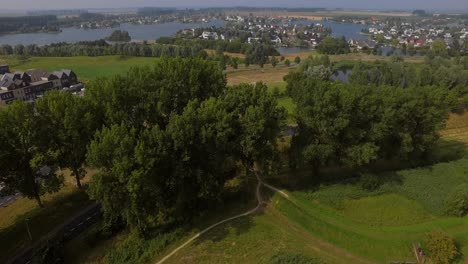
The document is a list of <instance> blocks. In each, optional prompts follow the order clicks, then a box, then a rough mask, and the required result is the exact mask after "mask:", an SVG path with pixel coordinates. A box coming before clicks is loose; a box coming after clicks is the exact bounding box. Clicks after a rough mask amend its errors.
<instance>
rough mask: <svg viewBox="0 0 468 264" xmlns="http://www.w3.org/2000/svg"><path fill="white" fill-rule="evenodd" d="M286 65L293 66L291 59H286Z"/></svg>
mask: <svg viewBox="0 0 468 264" xmlns="http://www.w3.org/2000/svg"><path fill="white" fill-rule="evenodd" d="M284 65H285V66H286V67H289V66H291V61H289V59H286V60H285V61H284Z"/></svg>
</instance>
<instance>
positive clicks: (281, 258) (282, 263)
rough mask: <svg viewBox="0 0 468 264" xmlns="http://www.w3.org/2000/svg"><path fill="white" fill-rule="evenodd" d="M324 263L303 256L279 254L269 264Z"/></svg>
mask: <svg viewBox="0 0 468 264" xmlns="http://www.w3.org/2000/svg"><path fill="white" fill-rule="evenodd" d="M319 263H323V262H321V261H319V260H317V259H311V258H308V257H306V256H304V255H301V254H294V253H278V254H276V255H274V256H273V257H271V259H270V261H268V264H319Z"/></svg>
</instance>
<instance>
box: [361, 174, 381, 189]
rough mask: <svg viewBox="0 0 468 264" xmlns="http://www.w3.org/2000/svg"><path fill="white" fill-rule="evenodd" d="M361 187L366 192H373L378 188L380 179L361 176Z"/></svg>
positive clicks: (369, 175) (372, 175) (374, 176)
mask: <svg viewBox="0 0 468 264" xmlns="http://www.w3.org/2000/svg"><path fill="white" fill-rule="evenodd" d="M360 183H361V187H362V189H364V190H367V191H374V190H376V189H377V188H379V186H380V183H381V182H380V179H379V177H377V175H374V174H367V173H366V174H362V175H361V180H360Z"/></svg>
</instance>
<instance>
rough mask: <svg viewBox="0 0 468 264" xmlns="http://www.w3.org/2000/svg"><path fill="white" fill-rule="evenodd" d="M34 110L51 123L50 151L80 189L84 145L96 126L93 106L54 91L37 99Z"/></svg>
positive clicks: (84, 158)
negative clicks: (69, 172)
mask: <svg viewBox="0 0 468 264" xmlns="http://www.w3.org/2000/svg"><path fill="white" fill-rule="evenodd" d="M36 110H37V112H38V114H39V115H40V116H41V117H42V118H43V119H44V120H46V121H47V122H48V123H49V124H50V125H51V133H50V135H51V138H52V139H53V144H52V145H51V146H50V150H51V151H53V152H54V153H56V155H57V157H59V159H58V160H57V162H58V164H60V167H62V168H70V170H71V171H72V175H73V176H74V177H75V179H76V186H77V187H78V188H81V181H80V179H81V178H83V177H84V176H85V175H86V170H85V169H84V167H83V165H84V164H85V160H86V151H87V146H88V144H89V142H90V141H91V139H92V137H93V135H94V133H95V131H96V129H97V128H98V124H97V122H96V118H95V112H94V111H93V107H92V105H91V104H90V103H89V101H87V100H85V99H83V98H82V97H77V96H74V95H72V94H71V93H63V92H59V91H53V92H49V93H47V94H46V95H45V96H44V97H43V98H41V99H40V100H38V101H37V102H36Z"/></svg>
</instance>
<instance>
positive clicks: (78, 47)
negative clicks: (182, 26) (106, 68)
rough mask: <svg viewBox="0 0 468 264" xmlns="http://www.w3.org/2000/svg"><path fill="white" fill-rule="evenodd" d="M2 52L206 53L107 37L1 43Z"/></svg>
mask: <svg viewBox="0 0 468 264" xmlns="http://www.w3.org/2000/svg"><path fill="white" fill-rule="evenodd" d="M0 55H15V56H37V57H74V56H109V55H122V56H135V57H163V56H167V57H183V58H185V57H197V56H202V57H206V56H207V54H206V52H204V50H203V47H201V46H197V45H191V46H188V45H186V46H175V45H161V44H151V45H148V44H144V43H143V44H140V43H115V44H109V43H107V42H106V41H105V40H98V41H84V42H78V43H55V44H50V45H45V46H38V45H35V44H31V45H26V46H25V45H22V44H18V45H15V46H11V45H1V46H0Z"/></svg>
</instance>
